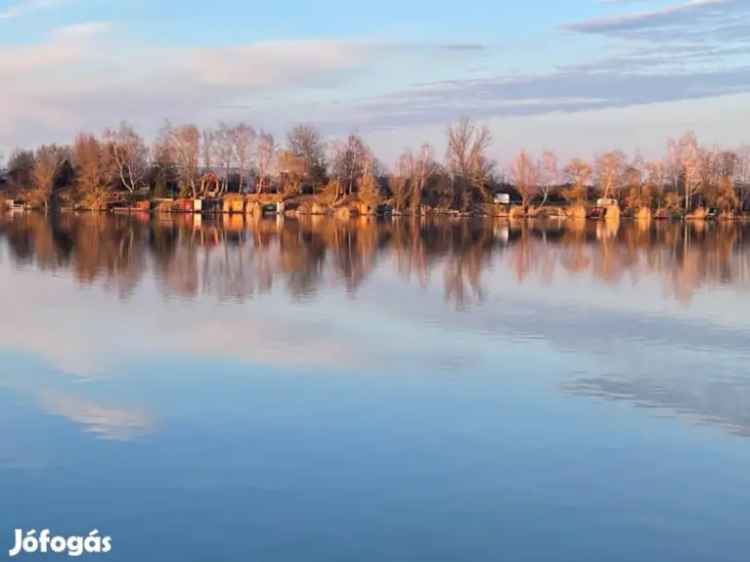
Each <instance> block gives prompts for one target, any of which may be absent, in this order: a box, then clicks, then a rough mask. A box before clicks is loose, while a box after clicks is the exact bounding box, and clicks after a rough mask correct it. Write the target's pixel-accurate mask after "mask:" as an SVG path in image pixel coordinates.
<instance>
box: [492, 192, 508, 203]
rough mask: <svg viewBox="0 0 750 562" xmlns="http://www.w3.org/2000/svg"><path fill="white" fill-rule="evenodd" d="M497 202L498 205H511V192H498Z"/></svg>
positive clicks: (496, 195)
mask: <svg viewBox="0 0 750 562" xmlns="http://www.w3.org/2000/svg"><path fill="white" fill-rule="evenodd" d="M495 204H496V205H510V193H496V194H495Z"/></svg>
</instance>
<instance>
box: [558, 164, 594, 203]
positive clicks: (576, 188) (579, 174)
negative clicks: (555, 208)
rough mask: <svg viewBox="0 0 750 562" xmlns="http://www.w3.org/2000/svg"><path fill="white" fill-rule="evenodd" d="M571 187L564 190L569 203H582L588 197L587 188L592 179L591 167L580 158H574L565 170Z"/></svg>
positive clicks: (564, 172)
mask: <svg viewBox="0 0 750 562" xmlns="http://www.w3.org/2000/svg"><path fill="white" fill-rule="evenodd" d="M563 174H564V175H565V178H566V181H567V182H568V184H569V187H568V188H567V189H565V190H564V192H563V195H564V196H565V198H566V199H567V200H568V201H573V202H580V201H582V200H583V199H584V197H585V195H586V188H587V186H588V182H589V180H590V179H591V174H592V170H591V166H589V165H588V164H587V163H586V162H584V161H583V160H581V159H580V158H574V159H573V160H571V161H570V162H568V165H567V166H565V169H564V170H563Z"/></svg>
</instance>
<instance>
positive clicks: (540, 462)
mask: <svg viewBox="0 0 750 562" xmlns="http://www.w3.org/2000/svg"><path fill="white" fill-rule="evenodd" d="M0 225H2V228H0V284H2V287H3V291H2V296H1V297H0V310H2V311H3V312H2V314H3V316H2V318H3V320H2V323H1V327H0V428H2V429H3V435H4V436H5V437H4V438H3V439H2V441H1V442H0V548H2V550H0V557H2V556H5V555H6V553H7V551H8V550H9V549H10V548H11V547H12V546H13V530H14V529H16V528H21V529H45V528H48V529H51V530H52V531H53V534H56V535H63V536H68V535H86V534H87V533H88V532H89V531H91V530H92V529H98V530H100V531H101V533H102V534H105V535H109V536H111V537H112V539H113V551H112V552H111V553H109V554H107V555H98V556H90V557H92V558H102V559H105V560H115V561H135V560H141V561H146V560H148V561H150V560H154V561H172V560H174V561H196V562H198V561H209V560H210V561H220V560H226V561H241V560H242V561H244V560H262V561H297V560H306V561H310V560H313V561H316V560H320V561H330V560H342V561H348V560H352V561H362V560H373V561H382V560H389V561H391V560H393V561H402V560H403V561H441V560H445V561H455V560H472V561H479V560H488V561H489V560H492V561H495V560H530V561H532V560H533V561H547V560H550V561H552V560H554V561H558V560H577V561H583V560H591V561H603V560H617V561H619V560H622V561H631V560H632V561H636V560H637V561H665V560H679V561H681V562H686V561H711V562H715V561H719V560H722V561H723V560H727V561H730V560H738V561H739V560H743V561H744V560H746V559H747V556H748V555H747V553H748V552H750V534H749V533H748V532H747V530H746V529H745V513H746V506H747V505H748V503H749V502H750V441H748V436H750V386H749V383H750V370H748V368H747V365H748V354H749V353H750V352H749V351H748V350H749V349H750V347H748V343H750V341H749V340H750V331H749V330H748V328H750V320H749V318H750V305H748V301H747V290H748V288H749V287H750V267H748V266H749V265H750V247H748V246H747V243H745V242H744V240H745V239H746V238H747V236H746V233H745V230H744V228H743V227H740V226H731V227H730V226H722V227H719V225H707V226H706V227H705V230H702V231H700V230H696V227H690V230H685V229H684V228H683V227H682V225H674V226H669V225H667V226H665V225H652V226H651V227H649V228H648V229H647V230H644V229H643V228H642V227H641V228H637V227H636V226H635V225H632V224H627V223H624V224H623V225H621V226H620V228H619V229H616V230H614V231H609V232H607V233H605V234H602V233H601V231H600V227H598V226H597V225H593V224H589V225H586V226H585V227H583V230H582V228H581V227H580V226H576V225H564V226H561V225H533V226H532V227H525V226H523V225H507V224H485V223H477V224H474V223H471V224H463V223H462V224H455V223H445V224H444V223H437V224H431V223H430V224H427V223H424V224H412V223H410V222H407V223H406V224H401V223H396V224H393V223H383V224H380V223H377V222H374V221H360V222H352V223H334V224H329V223H324V224H322V225H321V224H317V225H316V224H307V223H297V222H296V221H290V220H287V221H284V222H282V221H279V222H274V221H268V222H261V223H255V224H244V223H243V224H241V225H238V224H236V223H232V224H222V223H220V222H219V223H210V222H207V221H204V222H203V223H202V224H200V225H197V224H192V223H191V222H190V221H188V219H176V220H175V221H170V220H161V221H158V222H157V221H149V220H147V219H146V218H140V219H128V218H122V217H121V218H116V219H113V218H103V217H93V216H86V215H84V216H81V217H70V216H68V217H60V218H57V219H53V220H48V219H45V218H44V217H41V216H36V215H18V216H14V217H2V218H1V219H0ZM597 229H599V230H597ZM165 240H167V242H165ZM58 557H59V556H58ZM34 558H45V556H39V555H24V556H19V557H18V559H34ZM46 558H54V557H53V556H51V555H50V556H47V557H46Z"/></svg>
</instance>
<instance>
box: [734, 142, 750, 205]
mask: <svg viewBox="0 0 750 562" xmlns="http://www.w3.org/2000/svg"><path fill="white" fill-rule="evenodd" d="M734 180H735V185H736V187H737V193H738V196H739V199H740V208H744V207H745V205H746V203H747V198H748V193H749V192H750V145H745V146H742V147H740V148H739V149H738V150H737V166H736V168H735V171H734Z"/></svg>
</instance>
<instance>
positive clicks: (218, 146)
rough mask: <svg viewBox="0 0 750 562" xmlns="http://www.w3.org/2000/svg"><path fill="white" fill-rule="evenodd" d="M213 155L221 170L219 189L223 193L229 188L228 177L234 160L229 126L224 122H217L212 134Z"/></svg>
mask: <svg viewBox="0 0 750 562" xmlns="http://www.w3.org/2000/svg"><path fill="white" fill-rule="evenodd" d="M214 156H215V158H216V161H217V164H218V166H219V167H220V168H221V169H222V170H223V173H222V175H221V189H220V192H221V193H223V192H225V191H226V190H227V189H228V188H229V179H230V175H231V172H232V163H233V161H234V146H233V144H232V131H231V127H230V126H229V125H227V124H226V123H219V128H218V129H217V130H216V132H215V135H214Z"/></svg>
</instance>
